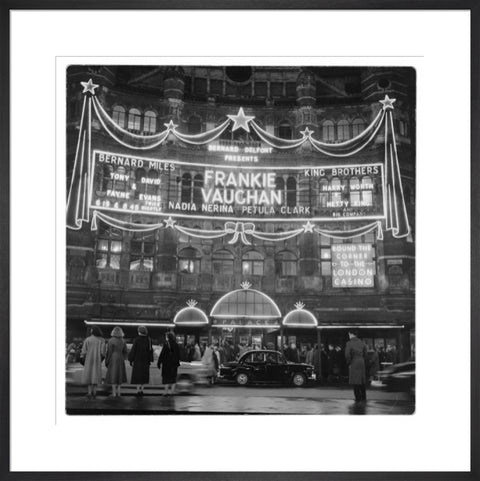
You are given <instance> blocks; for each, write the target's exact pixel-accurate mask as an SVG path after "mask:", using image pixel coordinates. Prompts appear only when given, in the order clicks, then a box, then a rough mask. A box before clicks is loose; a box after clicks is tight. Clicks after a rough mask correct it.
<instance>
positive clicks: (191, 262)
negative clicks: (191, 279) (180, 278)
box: [178, 247, 200, 274]
mask: <svg viewBox="0 0 480 481" xmlns="http://www.w3.org/2000/svg"><path fill="white" fill-rule="evenodd" d="M178 269H179V270H180V272H181V273H182V274H199V273H200V253H199V252H198V251H197V249H194V248H193V247H186V248H185V249H182V250H181V251H180V252H179V253H178Z"/></svg>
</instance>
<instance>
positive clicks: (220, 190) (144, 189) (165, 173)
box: [90, 150, 385, 221]
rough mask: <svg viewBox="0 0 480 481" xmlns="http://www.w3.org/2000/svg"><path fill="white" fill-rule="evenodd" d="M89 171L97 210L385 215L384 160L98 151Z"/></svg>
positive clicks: (234, 216)
mask: <svg viewBox="0 0 480 481" xmlns="http://www.w3.org/2000/svg"><path fill="white" fill-rule="evenodd" d="M92 169H93V172H94V182H93V189H92V192H91V199H90V208H92V209H96V210H99V211H101V210H105V211H111V212H119V213H122V212H124V213H132V212H138V213H143V214H148V215H156V216H166V217H187V218H188V217H198V218H210V217H212V216H215V217H216V218H218V219H223V220H240V218H244V217H245V216H248V217H249V218H250V219H251V220H252V221H254V220H258V221H282V220H285V221H286V220H302V221H305V220H312V221H332V220H349V219H351V220H362V219H369V220H375V219H383V218H384V216H385V208H384V196H383V191H384V187H383V185H384V182H383V165H382V164H380V163H371V164H352V165H341V166H337V165H333V166H291V165H287V166H275V167H272V166H256V165H255V166H250V167H249V169H245V168H243V167H242V166H240V165H228V164H227V165H218V164H207V163H191V162H188V163H187V162H183V161H180V160H170V159H152V158H144V157H138V156H130V155H124V154H116V153H110V152H103V151H98V150H94V151H93V156H92ZM242 220H243V219H242Z"/></svg>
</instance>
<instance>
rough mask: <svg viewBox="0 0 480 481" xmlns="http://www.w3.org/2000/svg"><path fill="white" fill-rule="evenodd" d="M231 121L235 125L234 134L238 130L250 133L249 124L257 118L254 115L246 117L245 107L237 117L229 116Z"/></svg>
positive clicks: (241, 108)
mask: <svg viewBox="0 0 480 481" xmlns="http://www.w3.org/2000/svg"><path fill="white" fill-rule="evenodd" d="M227 117H228V118H229V119H230V120H233V122H234V124H233V127H232V132H235V130H237V129H243V130H246V131H247V132H250V127H249V126H248V122H250V121H251V120H253V119H254V118H255V116H253V115H245V112H244V111H243V107H240V110H239V111H238V114H237V115H227Z"/></svg>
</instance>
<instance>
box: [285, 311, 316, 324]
mask: <svg viewBox="0 0 480 481" xmlns="http://www.w3.org/2000/svg"><path fill="white" fill-rule="evenodd" d="M282 325H283V326H284V327H317V325H318V322H317V318H316V317H315V316H314V315H313V314H312V313H311V312H310V311H307V310H305V309H303V308H298V307H297V309H294V310H293V311H290V312H289V313H288V314H287V315H286V316H285V317H284V319H283V321H282Z"/></svg>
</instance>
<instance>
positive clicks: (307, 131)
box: [300, 127, 315, 137]
mask: <svg viewBox="0 0 480 481" xmlns="http://www.w3.org/2000/svg"><path fill="white" fill-rule="evenodd" d="M313 132H315V131H314V130H310V129H309V128H308V127H305V130H300V133H301V134H302V135H303V136H304V137H311V136H312V134H313Z"/></svg>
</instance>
